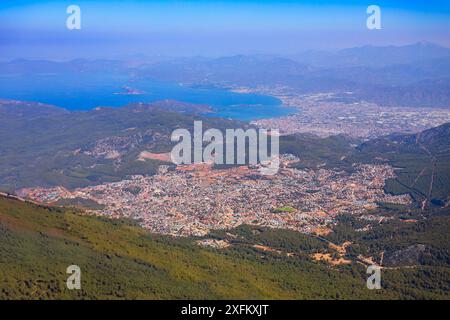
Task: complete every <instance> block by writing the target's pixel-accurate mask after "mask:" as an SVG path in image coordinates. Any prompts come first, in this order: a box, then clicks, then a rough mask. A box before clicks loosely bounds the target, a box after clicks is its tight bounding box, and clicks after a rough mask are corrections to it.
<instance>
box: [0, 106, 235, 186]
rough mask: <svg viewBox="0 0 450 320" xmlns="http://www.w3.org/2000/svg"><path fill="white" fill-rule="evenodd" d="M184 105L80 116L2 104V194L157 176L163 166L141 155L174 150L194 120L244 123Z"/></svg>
mask: <svg viewBox="0 0 450 320" xmlns="http://www.w3.org/2000/svg"><path fill="white" fill-rule="evenodd" d="M180 104H181V105H182V104H183V103H181V102H174V101H172V102H171V103H168V104H166V105H164V109H162V108H161V107H160V105H161V104H160V103H159V104H158V103H155V104H138V105H130V106H125V107H122V108H101V109H96V110H91V111H79V112H68V111H66V110H64V109H61V108H57V107H50V106H44V105H40V104H34V103H27V102H20V103H19V104H15V103H11V104H10V105H8V104H7V103H4V104H0V137H1V139H2V144H1V146H0V190H3V191H7V192H14V191H15V190H17V189H20V188H23V187H34V186H43V187H45V186H64V187H67V188H76V187H83V186H87V185H96V184H101V183H105V182H111V181H119V180H122V179H125V178H126V177H128V176H130V175H136V174H147V175H152V174H154V173H155V172H156V170H157V168H158V166H159V165H160V164H161V162H160V161H157V160H146V161H137V159H138V157H139V154H140V153H141V152H142V151H150V152H155V153H162V152H168V151H170V150H171V149H172V145H173V144H172V142H171V141H170V135H171V134H172V132H173V130H175V129H177V128H187V129H190V130H192V128H193V124H194V120H202V121H203V126H204V128H205V130H207V129H208V128H218V129H224V128H235V127H241V126H243V125H244V124H243V123H241V122H237V121H231V120H226V119H218V118H209V117H205V116H200V115H195V114H188V113H180V112H175V111H173V110H178V106H179V105H180ZM23 110H25V111H26V112H24V111H23ZM108 152H115V153H120V159H118V158H114V157H108V156H107V154H108ZM113 154H114V153H113Z"/></svg>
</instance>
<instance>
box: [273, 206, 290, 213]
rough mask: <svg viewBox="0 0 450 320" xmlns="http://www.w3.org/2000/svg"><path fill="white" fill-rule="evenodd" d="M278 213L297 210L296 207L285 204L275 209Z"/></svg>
mask: <svg viewBox="0 0 450 320" xmlns="http://www.w3.org/2000/svg"><path fill="white" fill-rule="evenodd" d="M273 211H274V212H276V213H283V212H293V211H295V209H294V208H292V207H289V206H283V207H279V208H276V209H274V210H273Z"/></svg>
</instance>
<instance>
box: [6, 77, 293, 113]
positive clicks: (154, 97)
mask: <svg viewBox="0 0 450 320" xmlns="http://www.w3.org/2000/svg"><path fill="white" fill-rule="evenodd" d="M124 87H129V88H132V89H135V90H139V91H140V92H141V93H142V94H138V95H130V94H117V93H123V92H125V91H126V90H125V89H124ZM0 99H14V100H24V101H37V102H42V103H47V104H52V105H55V106H59V107H62V108H66V109H68V110H89V109H93V108H95V107H98V106H109V107H120V106H124V105H126V104H128V103H132V102H153V101H158V100H164V99H172V100H179V101H183V102H190V103H198V104H207V105H210V106H211V107H213V109H214V112H213V113H212V114H211V116H216V117H223V118H230V119H237V120H244V121H250V120H256V119H262V118H272V117H279V116H284V115H288V114H290V113H293V112H294V110H293V109H289V108H285V107H282V106H281V101H280V100H278V99H276V98H274V97H270V96H266V95H260V94H244V93H234V92H230V91H227V90H224V89H217V88H197V87H189V86H183V85H180V84H177V83H169V82H162V81H156V80H149V79H133V78H130V77H128V76H126V75H116V74H108V75H104V74H75V75H74V74H71V75H68V74H39V75H23V74H20V75H0Z"/></svg>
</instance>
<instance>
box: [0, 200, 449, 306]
mask: <svg viewBox="0 0 450 320" xmlns="http://www.w3.org/2000/svg"><path fill="white" fill-rule="evenodd" d="M211 236H212V237H229V239H230V241H231V242H232V245H231V246H230V247H229V248H226V249H211V248H202V247H199V246H198V245H196V244H194V240H195V239H189V238H171V237H167V236H158V235H152V234H149V233H147V232H146V231H145V230H143V229H141V228H140V227H138V226H136V225H135V223H134V222H132V221H126V220H108V219H105V218H98V217H92V216H84V215H80V214H79V213H77V212H75V211H73V210H69V209H59V208H48V207H41V206H36V205H32V204H28V203H23V202H20V201H17V200H13V199H6V198H0V241H1V243H2V246H1V247H0V279H1V280H0V281H1V282H0V298H1V299H55V298H58V299H62V298H64V299H122V298H127V299H133V298H149V299H168V298H173V299H185V298H189V299H193V298H197V299H218V298H219V299H220V298H230V299H269V298H270V299H314V298H321V299H382V298H383V299H384V298H386V299H395V298H448V288H447V287H445V283H447V282H446V279H448V277H449V273H448V270H446V269H445V268H442V270H441V269H438V268H431V267H424V268H417V269H398V270H386V271H383V284H384V289H382V290H375V291H370V290H368V289H367V288H366V286H365V282H366V274H365V268H364V267H362V266H360V265H359V264H356V263H352V264H351V265H346V266H341V267H333V268H331V267H330V266H328V265H327V264H325V263H322V262H315V261H312V260H311V257H310V255H311V254H312V253H314V252H317V251H318V250H325V249H326V247H327V246H326V244H324V243H323V242H322V241H320V240H319V239H316V238H313V237H309V236H307V235H302V234H299V233H297V232H292V231H284V230H271V229H265V228H255V227H249V226H241V227H239V228H237V229H234V230H230V231H229V232H225V231H218V232H216V234H215V235H214V234H212V235H211ZM254 244H262V245H265V246H270V247H272V248H274V249H277V250H281V252H293V253H294V255H293V256H287V255H285V254H282V253H277V252H270V251H269V252H266V251H261V250H259V249H257V248H255V247H253V245H254ZM72 264H76V265H78V266H80V267H81V270H82V275H81V279H82V289H81V290H73V291H71V290H68V289H67V288H66V287H65V281H66V279H67V277H68V275H67V274H66V272H65V271H66V268H67V266H69V265H72ZM444 269H445V270H444Z"/></svg>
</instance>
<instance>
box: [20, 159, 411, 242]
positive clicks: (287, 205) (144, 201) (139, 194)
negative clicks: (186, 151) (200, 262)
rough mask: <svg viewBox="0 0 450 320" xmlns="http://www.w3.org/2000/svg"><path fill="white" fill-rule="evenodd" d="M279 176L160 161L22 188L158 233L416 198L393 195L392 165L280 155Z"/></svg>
mask: <svg viewBox="0 0 450 320" xmlns="http://www.w3.org/2000/svg"><path fill="white" fill-rule="evenodd" d="M280 158H281V167H280V170H279V172H278V173H277V174H276V175H273V176H266V175H262V174H260V172H259V170H258V166H238V167H232V168H229V169H213V167H212V165H211V164H201V165H199V164H193V165H181V166H177V167H176V168H171V167H169V166H164V165H162V166H160V168H159V172H158V174H156V175H154V176H140V175H137V176H133V177H131V178H130V179H127V180H122V181H119V182H113V183H106V184H102V185H97V186H89V187H85V188H79V189H75V190H73V191H69V190H67V189H65V188H62V187H56V188H48V189H46V188H34V189H26V190H22V194H25V195H26V196H27V197H28V198H30V199H32V200H34V201H37V202H40V203H47V204H57V203H58V201H61V200H62V199H66V200H67V199H69V200H70V199H72V200H73V199H87V200H89V201H92V202H93V203H97V204H99V205H100V206H101V208H100V209H95V210H92V209H91V210H88V212H89V213H90V214H94V215H101V216H107V217H111V218H131V219H134V220H137V221H138V222H139V224H140V225H141V226H142V227H144V228H146V229H148V230H150V231H151V232H154V233H160V234H168V235H173V236H204V235H206V234H208V233H209V232H210V231H211V230H214V229H229V228H233V227H237V226H239V225H242V224H250V225H259V226H266V227H271V228H282V229H290V230H295V231H299V232H303V233H314V232H317V230H320V229H323V228H324V227H327V226H330V225H331V224H333V222H334V220H335V217H336V216H338V215H340V214H356V213H365V212H368V211H369V210H371V209H374V208H376V207H377V204H378V203H386V202H387V203H398V204H409V203H411V198H410V196H409V195H395V196H394V195H389V194H386V193H385V192H384V191H383V187H384V184H385V181H386V180H387V179H389V178H394V177H395V171H394V169H393V168H392V167H390V166H388V165H368V164H359V165H356V166H355V172H354V173H352V174H349V173H346V172H343V171H336V170H330V169H323V168H322V169H316V170H299V169H296V168H293V167H292V165H293V164H294V163H295V162H296V161H297V159H296V158H295V157H294V156H292V155H288V154H284V155H282V156H280Z"/></svg>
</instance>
